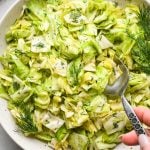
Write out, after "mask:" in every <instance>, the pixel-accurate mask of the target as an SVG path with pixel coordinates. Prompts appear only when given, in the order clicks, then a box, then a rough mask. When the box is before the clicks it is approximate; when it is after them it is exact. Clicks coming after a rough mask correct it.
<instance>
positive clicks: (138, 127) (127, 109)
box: [121, 95, 146, 135]
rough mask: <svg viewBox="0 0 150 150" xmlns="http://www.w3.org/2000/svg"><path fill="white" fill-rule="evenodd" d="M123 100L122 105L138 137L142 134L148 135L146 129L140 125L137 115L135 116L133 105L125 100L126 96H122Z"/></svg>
mask: <svg viewBox="0 0 150 150" xmlns="http://www.w3.org/2000/svg"><path fill="white" fill-rule="evenodd" d="M121 100H122V104H123V107H124V110H125V112H126V114H127V116H128V118H129V120H130V122H131V124H132V126H133V128H134V130H135V131H136V133H137V135H140V134H146V132H145V130H144V128H143V127H142V124H141V123H140V121H139V119H138V117H137V115H136V114H135V112H134V110H133V108H132V107H131V105H130V104H129V102H128V100H127V99H126V98H125V96H124V95H122V96H121Z"/></svg>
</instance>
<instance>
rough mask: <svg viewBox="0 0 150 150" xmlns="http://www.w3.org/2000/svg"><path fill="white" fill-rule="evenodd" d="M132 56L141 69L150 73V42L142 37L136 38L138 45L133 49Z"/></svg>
mask: <svg viewBox="0 0 150 150" xmlns="http://www.w3.org/2000/svg"><path fill="white" fill-rule="evenodd" d="M131 53H132V57H133V59H134V60H135V62H136V63H137V64H138V66H139V67H140V69H141V70H142V71H143V72H145V73H147V74H150V59H149V58H150V43H149V42H148V41H146V40H144V38H142V37H138V38H137V39H136V46H135V47H134V48H133V50H132V52H131Z"/></svg>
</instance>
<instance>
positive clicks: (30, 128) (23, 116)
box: [17, 105, 38, 134]
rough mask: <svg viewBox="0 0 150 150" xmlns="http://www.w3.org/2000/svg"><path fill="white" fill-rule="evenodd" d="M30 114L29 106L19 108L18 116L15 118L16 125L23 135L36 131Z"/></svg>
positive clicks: (30, 108)
mask: <svg viewBox="0 0 150 150" xmlns="http://www.w3.org/2000/svg"><path fill="white" fill-rule="evenodd" d="M32 114H33V112H32V107H31V106H30V105H24V106H23V105H22V106H20V116H19V117H18V118H17V124H18V126H19V127H20V129H21V130H22V131H23V132H24V133H25V134H34V133H35V132H37V131H38V129H37V127H36V125H35V123H34V120H33V117H32Z"/></svg>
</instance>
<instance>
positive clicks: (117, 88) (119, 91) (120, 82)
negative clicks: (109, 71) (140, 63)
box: [104, 56, 146, 135]
mask: <svg viewBox="0 0 150 150" xmlns="http://www.w3.org/2000/svg"><path fill="white" fill-rule="evenodd" d="M114 61H115V62H116V63H117V64H118V65H119V67H120V69H121V70H122V74H121V75H120V76H119V77H118V78H117V79H116V81H115V82H114V83H113V84H112V85H107V86H106V88H105V91H104V93H105V94H106V95H111V96H120V97H121V100H122V104H123V107H124V110H125V112H126V115H127V117H128V118H129V120H130V122H131V124H132V126H133V128H134V130H135V131H136V133H137V135H140V134H146V132H145V130H144V128H143V127H142V125H141V123H140V121H139V119H138V117H137V115H136V114H135V112H134V110H133V108H132V107H131V105H130V104H129V102H128V100H127V99H126V98H125V96H124V93H125V91H126V88H127V85H128V81H129V73H128V69H127V67H126V66H125V65H124V64H123V62H122V61H121V60H119V58H117V57H116V56H115V57H114Z"/></svg>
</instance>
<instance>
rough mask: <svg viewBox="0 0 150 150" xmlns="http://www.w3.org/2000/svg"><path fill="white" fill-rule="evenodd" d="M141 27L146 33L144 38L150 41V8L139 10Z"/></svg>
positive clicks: (145, 7) (144, 7)
mask: <svg viewBox="0 0 150 150" xmlns="http://www.w3.org/2000/svg"><path fill="white" fill-rule="evenodd" d="M139 10H140V11H139V14H138V18H139V25H140V26H141V28H142V29H143V31H144V36H145V39H146V40H148V41H149V40H150V6H145V5H143V7H141V8H140V9H139Z"/></svg>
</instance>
